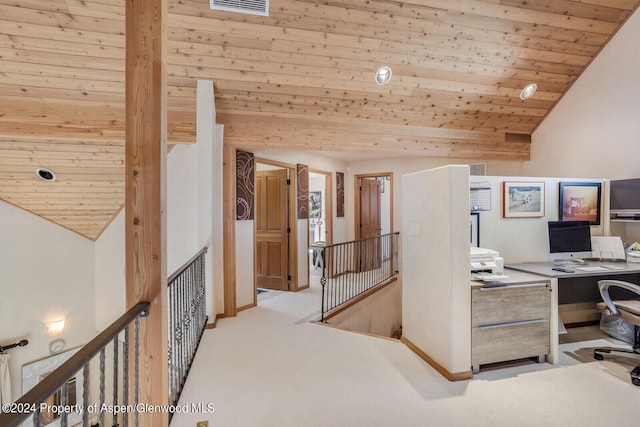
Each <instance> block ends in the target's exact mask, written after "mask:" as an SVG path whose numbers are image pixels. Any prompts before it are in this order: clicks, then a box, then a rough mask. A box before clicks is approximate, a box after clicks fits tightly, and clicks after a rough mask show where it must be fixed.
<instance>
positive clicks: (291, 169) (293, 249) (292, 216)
mask: <svg viewBox="0 0 640 427" xmlns="http://www.w3.org/2000/svg"><path fill="white" fill-rule="evenodd" d="M255 162H256V164H257V163H262V164H264V165H270V166H277V167H280V168H284V169H287V170H288V179H289V180H290V184H289V188H288V191H287V198H288V200H289V203H288V205H289V209H288V212H287V216H288V220H287V223H288V227H290V228H291V232H290V233H289V239H288V242H287V244H288V246H289V251H288V252H289V259H288V261H287V264H288V266H289V268H288V269H289V273H288V275H289V276H291V280H290V281H289V286H288V287H289V291H297V290H299V289H298V227H297V221H296V218H297V215H296V212H297V210H296V200H297V193H296V185H297V180H296V178H297V173H296V166H295V165H291V164H289V163H283V162H279V161H277V160H271V159H265V158H263V157H255ZM254 184H255V183H254ZM253 235H254V242H253V262H254V265H253V288H254V292H253V300H254V305H257V304H258V281H257V280H256V273H257V268H258V265H257V260H256V244H257V242H256V240H255V236H256V228H255V223H254V231H253Z"/></svg>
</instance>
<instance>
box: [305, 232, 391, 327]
mask: <svg viewBox="0 0 640 427" xmlns="http://www.w3.org/2000/svg"><path fill="white" fill-rule="evenodd" d="M399 235H400V233H393V234H384V235H382V236H376V237H369V238H366V239H361V240H354V241H351V242H345V243H337V244H335V245H328V246H325V247H323V248H321V249H320V252H321V253H320V256H321V257H322V259H323V262H322V265H323V267H322V278H321V279H320V283H321V284H322V315H321V321H324V318H325V315H326V314H327V313H329V312H330V311H332V310H334V309H336V308H337V307H339V306H341V305H343V304H345V303H347V302H349V301H351V300H352V299H354V298H356V297H358V296H359V295H362V294H363V293H365V292H367V291H369V290H370V289H373V288H375V287H376V286H378V285H380V284H382V283H385V282H387V281H388V280H389V279H391V278H392V277H393V276H395V275H396V274H398V239H399ZM316 250H317V248H316Z"/></svg>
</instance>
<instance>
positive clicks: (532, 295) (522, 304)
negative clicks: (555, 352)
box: [471, 282, 551, 327]
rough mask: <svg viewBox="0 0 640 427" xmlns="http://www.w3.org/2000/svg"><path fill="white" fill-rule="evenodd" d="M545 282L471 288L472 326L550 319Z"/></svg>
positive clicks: (547, 288)
mask: <svg viewBox="0 0 640 427" xmlns="http://www.w3.org/2000/svg"><path fill="white" fill-rule="evenodd" d="M550 298H551V292H550V285H549V283H548V282H540V283H532V284H526V285H510V286H500V287H483V288H473V289H471V326H472V327H476V326H483V325H493V324H496V323H510V322H519V321H524V320H531V319H549V314H550V309H551V307H550V304H551V300H550Z"/></svg>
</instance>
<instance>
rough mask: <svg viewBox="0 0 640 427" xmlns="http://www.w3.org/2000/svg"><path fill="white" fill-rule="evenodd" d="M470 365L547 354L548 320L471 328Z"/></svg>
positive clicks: (548, 345)
mask: <svg viewBox="0 0 640 427" xmlns="http://www.w3.org/2000/svg"><path fill="white" fill-rule="evenodd" d="M471 343H472V349H473V350H472V354H471V364H472V365H473V366H479V365H482V364H485V363H495V362H503V361H506V360H514V359H522V358H524V357H532V356H542V355H547V354H549V347H550V344H549V320H547V319H536V320H530V321H524V322H517V323H507V324H502V325H491V326H482V327H476V328H472V329H471Z"/></svg>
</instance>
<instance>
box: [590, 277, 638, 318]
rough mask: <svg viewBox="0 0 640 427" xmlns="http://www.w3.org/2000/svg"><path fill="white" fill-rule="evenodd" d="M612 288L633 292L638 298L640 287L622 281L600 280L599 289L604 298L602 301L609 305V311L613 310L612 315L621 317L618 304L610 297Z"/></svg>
mask: <svg viewBox="0 0 640 427" xmlns="http://www.w3.org/2000/svg"><path fill="white" fill-rule="evenodd" d="M612 286H613V287H618V288H623V289H626V290H628V291H631V292H633V293H635V294H637V295H638V297H640V286H639V285H636V284H635V283H630V282H623V281H622V280H598V288H599V289H600V295H601V296H602V300H603V301H604V302H605V304H607V307H609V310H611V313H613V314H615V315H617V316H619V315H620V312H619V311H618V307H617V306H616V304H615V303H614V302H613V300H612V299H611V296H610V295H609V288H610V287H612ZM632 311H633V310H632Z"/></svg>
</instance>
